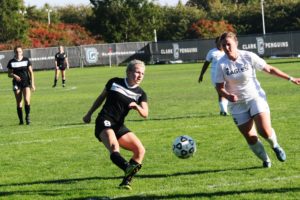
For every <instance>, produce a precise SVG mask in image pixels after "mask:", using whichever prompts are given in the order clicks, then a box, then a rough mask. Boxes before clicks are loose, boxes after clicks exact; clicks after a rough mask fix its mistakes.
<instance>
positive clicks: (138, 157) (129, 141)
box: [119, 132, 145, 187]
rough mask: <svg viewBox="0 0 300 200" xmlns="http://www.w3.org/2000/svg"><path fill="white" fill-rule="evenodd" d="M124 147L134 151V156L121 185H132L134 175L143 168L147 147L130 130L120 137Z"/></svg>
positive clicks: (120, 142) (121, 144)
mask: <svg viewBox="0 0 300 200" xmlns="http://www.w3.org/2000/svg"><path fill="white" fill-rule="evenodd" d="M119 144H120V146H121V147H122V148H124V149H126V150H129V151H132V152H133V156H132V158H131V159H130V161H129V166H128V167H127V169H126V171H125V176H124V179H123V181H122V183H121V184H120V186H125V187H127V186H130V182H131V181H132V178H133V176H134V175H135V174H136V173H137V172H138V171H139V170H140V169H141V168H142V161H143V159H144V155H145V148H144V146H143V144H142V142H141V141H140V139H139V138H138V137H137V136H136V135H135V134H134V133H133V132H128V133H127V134H125V135H123V136H122V137H120V138H119Z"/></svg>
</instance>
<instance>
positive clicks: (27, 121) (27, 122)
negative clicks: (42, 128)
mask: <svg viewBox="0 0 300 200" xmlns="http://www.w3.org/2000/svg"><path fill="white" fill-rule="evenodd" d="M25 120H26V124H27V125H29V124H30V118H29V116H27V117H26V119H25Z"/></svg>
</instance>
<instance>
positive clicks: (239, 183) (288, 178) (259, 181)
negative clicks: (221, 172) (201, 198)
mask: <svg viewBox="0 0 300 200" xmlns="http://www.w3.org/2000/svg"><path fill="white" fill-rule="evenodd" d="M299 178H300V176H298V175H296V176H285V177H275V178H263V179H259V180H252V181H245V182H234V183H225V184H214V185H208V187H209V188H218V187H226V186H236V185H243V184H245V183H247V184H254V183H264V182H266V181H282V180H292V179H299Z"/></svg>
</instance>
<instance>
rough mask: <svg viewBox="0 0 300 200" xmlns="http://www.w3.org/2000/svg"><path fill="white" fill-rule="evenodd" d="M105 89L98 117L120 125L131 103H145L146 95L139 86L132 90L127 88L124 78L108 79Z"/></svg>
mask: <svg viewBox="0 0 300 200" xmlns="http://www.w3.org/2000/svg"><path fill="white" fill-rule="evenodd" d="M105 88H106V91H107V97H106V101H105V104H104V105H103V108H102V110H101V112H100V113H99V115H101V116H103V117H108V118H109V119H112V120H114V121H115V122H117V123H120V124H121V123H123V122H124V119H125V117H126V116H127V114H128V112H129V110H130V108H129V107H128V105H129V104H130V103H131V102H136V103H137V104H140V103H141V102H147V95H146V93H145V92H144V91H143V89H142V88H141V87H139V86H137V87H134V88H132V87H130V86H128V84H127V82H126V79H124V78H112V79H110V80H109V81H108V82H107V84H106V86H105Z"/></svg>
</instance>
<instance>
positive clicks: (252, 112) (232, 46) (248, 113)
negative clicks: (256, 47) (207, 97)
mask: <svg viewBox="0 0 300 200" xmlns="http://www.w3.org/2000/svg"><path fill="white" fill-rule="evenodd" d="M221 43H222V46H223V50H224V52H225V54H226V55H225V56H224V57H222V58H221V59H220V60H219V62H218V65H217V67H218V68H217V73H216V82H217V91H218V92H219V94H220V95H222V96H224V97H226V98H227V99H228V100H229V105H228V106H229V109H230V112H231V114H232V117H233V120H234V122H235V123H236V125H237V127H238V129H239V131H240V132H241V133H242V134H243V136H244V137H245V139H246V141H247V143H248V145H249V147H250V149H251V150H252V151H253V152H254V153H255V155H256V156H257V157H258V158H260V159H261V160H262V161H263V167H267V168H269V167H271V161H270V158H269V157H268V155H267V153H266V151H265V149H264V146H263V144H262V143H261V141H260V140H259V138H258V135H257V132H258V133H259V134H260V135H261V136H262V137H263V138H265V139H266V140H267V141H268V142H269V143H270V145H271V147H272V149H273V150H274V152H275V153H276V156H277V158H278V160H280V161H282V162H283V161H285V160H286V155H285V152H284V150H283V149H282V148H281V147H280V145H279V144H278V142H277V137H276V133H275V131H274V129H273V128H272V125H271V117H270V110H269V106H268V103H267V101H266V95H265V92H264V90H263V89H262V88H261V86H260V83H259V82H258V80H257V78H256V70H259V71H264V72H267V73H269V74H272V75H275V76H277V77H280V78H283V79H286V80H289V81H291V82H292V83H295V84H297V85H300V78H293V77H291V76H289V75H287V74H286V73H284V72H282V71H280V70H279V69H277V68H275V67H273V66H271V65H268V64H267V63H266V62H265V61H264V60H263V59H261V58H260V57H259V56H257V55H256V54H254V53H252V52H248V51H242V50H239V49H238V48H237V47H238V41H237V38H236V35H235V34H234V33H232V32H228V33H224V34H222V36H221ZM225 83H226V84H225Z"/></svg>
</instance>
